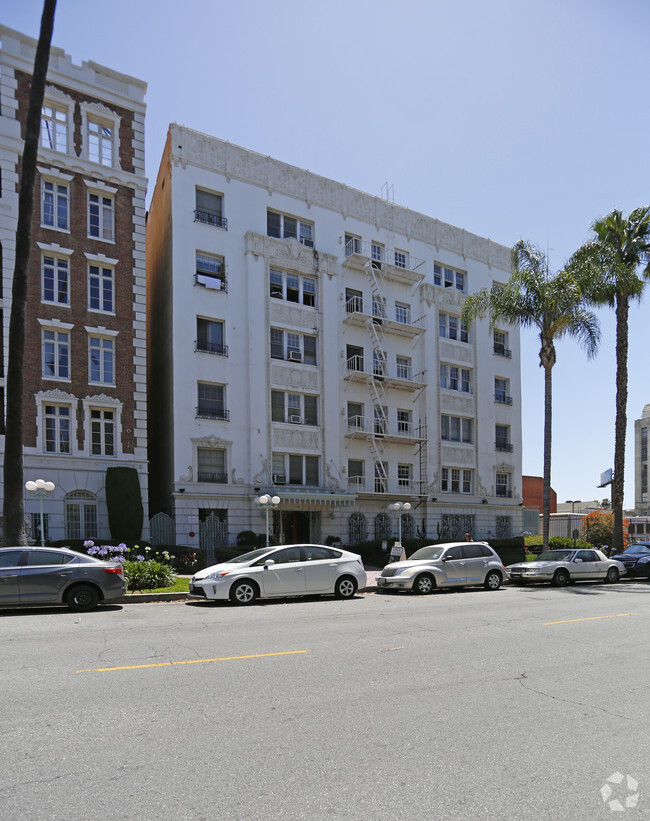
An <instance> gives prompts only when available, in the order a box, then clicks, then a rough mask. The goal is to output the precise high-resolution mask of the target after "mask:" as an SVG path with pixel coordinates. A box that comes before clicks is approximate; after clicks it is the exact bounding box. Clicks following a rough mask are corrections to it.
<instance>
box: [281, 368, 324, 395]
mask: <svg viewBox="0 0 650 821" xmlns="http://www.w3.org/2000/svg"><path fill="white" fill-rule="evenodd" d="M314 370H315V371H316V372H315V373H311V370H310V371H306V370H300V369H299V368H291V367H288V366H283V365H273V366H272V368H271V381H272V382H273V384H274V385H277V386H278V387H283V388H303V389H304V390H312V391H318V388H319V383H318V379H319V375H318V371H317V370H316V369H314Z"/></svg>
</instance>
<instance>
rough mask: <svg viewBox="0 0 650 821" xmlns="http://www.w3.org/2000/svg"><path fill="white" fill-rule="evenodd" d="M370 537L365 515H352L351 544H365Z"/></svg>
mask: <svg viewBox="0 0 650 821" xmlns="http://www.w3.org/2000/svg"><path fill="white" fill-rule="evenodd" d="M367 535H368V525H367V523H366V517H365V516H364V515H363V513H352V514H351V516H350V518H349V519H348V541H349V543H350V544H357V543H358V542H365V540H366V537H367Z"/></svg>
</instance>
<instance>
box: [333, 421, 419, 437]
mask: <svg viewBox="0 0 650 821" xmlns="http://www.w3.org/2000/svg"><path fill="white" fill-rule="evenodd" d="M348 433H351V434H355V433H364V434H365V433H367V434H373V435H375V436H397V437H404V438H405V439H422V438H423V433H424V431H423V430H422V429H421V428H420V426H419V425H414V424H413V422H406V421H404V420H398V422H397V423H396V424H394V425H391V424H389V422H388V420H387V419H377V418H375V419H366V418H365V417H364V416H349V417H348Z"/></svg>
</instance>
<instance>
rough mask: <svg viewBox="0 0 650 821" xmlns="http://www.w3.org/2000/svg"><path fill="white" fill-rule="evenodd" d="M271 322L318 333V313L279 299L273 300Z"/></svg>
mask: <svg viewBox="0 0 650 821" xmlns="http://www.w3.org/2000/svg"><path fill="white" fill-rule="evenodd" d="M271 322H272V323H278V324H280V325H290V326H295V327H296V328H302V329H304V330H305V331H309V332H310V333H318V330H319V322H318V314H317V313H315V312H314V311H313V310H311V311H310V310H309V309H307V308H298V307H294V306H293V305H291V304H287V303H286V302H282V301H281V300H279V299H272V300H271Z"/></svg>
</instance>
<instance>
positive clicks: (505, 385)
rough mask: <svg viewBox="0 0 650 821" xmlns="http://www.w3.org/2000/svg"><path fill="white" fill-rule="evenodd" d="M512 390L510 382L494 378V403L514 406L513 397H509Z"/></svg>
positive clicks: (497, 377)
mask: <svg viewBox="0 0 650 821" xmlns="http://www.w3.org/2000/svg"><path fill="white" fill-rule="evenodd" d="M509 389H510V380H509V379H503V378H501V377H500V376H495V377H494V401H495V402H500V403H501V404H502V405H512V397H511V396H508V393H509Z"/></svg>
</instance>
